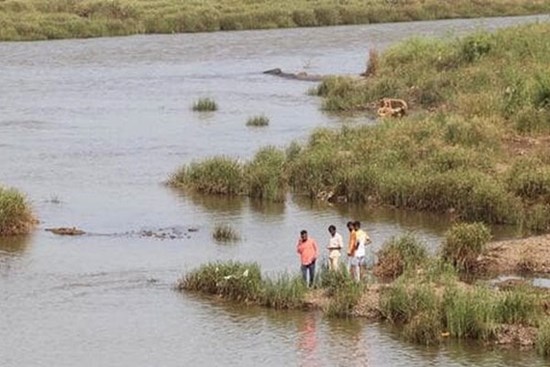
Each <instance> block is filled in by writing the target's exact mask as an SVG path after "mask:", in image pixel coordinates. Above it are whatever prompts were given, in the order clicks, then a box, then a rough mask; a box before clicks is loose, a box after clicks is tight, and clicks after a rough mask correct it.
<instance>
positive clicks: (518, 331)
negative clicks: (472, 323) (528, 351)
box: [496, 325, 537, 348]
mask: <svg viewBox="0 0 550 367" xmlns="http://www.w3.org/2000/svg"><path fill="white" fill-rule="evenodd" d="M536 337H537V328H534V327H531V326H523V325H501V326H499V328H498V330H497V335H496V344H499V345H519V346H520V347H522V348H532V347H533V346H534V345H535V340H536Z"/></svg>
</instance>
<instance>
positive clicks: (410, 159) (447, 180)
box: [171, 23, 550, 232]
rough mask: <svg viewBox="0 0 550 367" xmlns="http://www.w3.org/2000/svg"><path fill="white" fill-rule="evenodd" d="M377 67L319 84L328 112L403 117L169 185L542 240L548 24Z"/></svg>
mask: <svg viewBox="0 0 550 367" xmlns="http://www.w3.org/2000/svg"><path fill="white" fill-rule="evenodd" d="M373 59H375V60H377V61H376V65H372V62H371V64H370V65H369V70H370V72H369V76H368V77H365V78H359V77H357V78H350V77H330V78H328V79H326V80H324V81H323V82H322V83H321V84H320V85H319V87H318V88H317V90H316V93H317V94H318V95H319V96H321V97H322V98H323V104H324V108H325V109H327V110H329V111H334V112H335V113H338V112H339V111H348V112H351V113H371V112H372V111H375V109H376V107H377V102H378V100H380V99H381V98H384V97H390V98H402V99H404V100H406V101H407V102H408V104H409V106H410V110H409V114H408V115H407V116H405V117H403V118H400V119H395V118H386V119H381V120H380V121H378V122H377V123H375V124H372V125H362V126H357V127H349V126H344V127H342V128H341V129H339V130H334V129H326V128H323V129H317V130H315V131H314V132H313V133H312V134H311V136H310V137H309V140H308V141H307V142H306V143H305V144H297V143H292V144H290V145H289V146H288V147H287V148H286V149H285V150H282V149H277V148H274V147H268V148H264V149H262V150H260V151H259V152H258V153H257V154H256V156H255V157H254V158H253V159H252V160H250V161H249V162H242V161H238V160H235V159H233V158H229V157H215V158H211V159H207V160H205V161H202V162H195V163H193V164H191V165H187V166H185V167H183V168H182V169H180V170H179V171H178V172H177V173H176V174H175V175H174V176H173V178H172V181H171V182H172V184H173V185H176V186H180V187H185V188H186V189H191V190H194V191H198V192H202V193H207V194H225V195H248V196H251V197H257V198H262V199H265V200H282V199H283V198H284V194H285V192H286V190H288V189H289V190H292V191H293V192H294V193H296V194H303V195H307V196H310V197H311V198H321V199H324V200H338V201H347V202H364V203H368V204H369V205H388V206H393V207H399V208H407V209H413V210H419V211H431V212H436V213H442V214H446V215H449V216H452V217H455V218H459V219H462V220H467V221H483V222H486V223H496V224H510V225H516V226H519V227H521V228H524V229H529V230H532V231H538V232H548V231H550V76H549V74H548V65H549V64H550V24H548V23H542V24H535V25H527V26H521V27H513V28H510V29H505V30H500V31H498V32H495V33H476V34H472V35H469V36H466V37H463V38H460V39H457V40H437V39H410V40H407V41H404V42H402V43H399V44H397V45H395V46H394V47H392V48H390V49H389V50H387V51H386V52H385V53H383V54H382V55H379V56H378V57H376V58H373Z"/></svg>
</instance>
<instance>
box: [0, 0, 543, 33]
mask: <svg viewBox="0 0 550 367" xmlns="http://www.w3.org/2000/svg"><path fill="white" fill-rule="evenodd" d="M548 11H550V4H548V2H547V1H544V0H536V1H527V0H487V1H483V2H479V1H475V0H462V1H458V2H457V1H453V0H424V1H420V0H414V1H406V2H401V1H396V2H391V1H387V0H373V1H369V2H368V3H365V2H364V1H363V0H349V1H346V2H334V1H332V0H317V1H315V3H314V4H312V3H311V2H309V1H305V0H297V1H292V0H281V1H277V2H273V1H268V0H256V1H252V2H251V1H243V0H226V1H221V0H205V1H200V2H198V1H194V2H190V1H184V2H182V1H179V0H161V1H157V0H82V1H74V0H59V1H43V0H9V1H3V2H0V40H44V39H60V38H84V37H102V36H121V35H129V34H143V33H179V32H205V31H220V30H222V31H224V30H242V29H269V28H288V27H313V26H330V25H340V24H368V23H381V22H396V21H413V20H431V19H448V18H471V17H485V16H504V15H524V14H535V13H546V12H548Z"/></svg>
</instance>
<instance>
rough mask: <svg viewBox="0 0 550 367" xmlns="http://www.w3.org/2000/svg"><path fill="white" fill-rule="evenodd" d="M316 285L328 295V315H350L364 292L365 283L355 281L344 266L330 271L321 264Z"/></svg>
mask: <svg viewBox="0 0 550 367" xmlns="http://www.w3.org/2000/svg"><path fill="white" fill-rule="evenodd" d="M317 278H318V282H317V284H318V286H319V287H320V288H322V289H324V290H325V293H326V296H327V297H329V299H330V302H329V303H328V306H327V309H326V310H325V312H326V315H327V316H329V317H351V316H353V312H354V309H355V307H356V306H357V304H358V303H359V301H360V300H361V297H362V296H363V294H364V292H365V284H364V283H362V282H357V281H355V280H354V278H353V277H352V276H351V274H350V273H349V271H348V270H347V269H346V268H345V267H341V268H340V269H339V270H338V271H332V270H330V269H329V268H328V266H326V265H323V266H321V267H320V269H319V271H318V275H317Z"/></svg>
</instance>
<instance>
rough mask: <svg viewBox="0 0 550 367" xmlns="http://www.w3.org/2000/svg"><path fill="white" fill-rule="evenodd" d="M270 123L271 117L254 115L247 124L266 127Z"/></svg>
mask: <svg viewBox="0 0 550 367" xmlns="http://www.w3.org/2000/svg"><path fill="white" fill-rule="evenodd" d="M267 125H269V118H268V117H267V116H266V115H258V116H252V117H250V118H249V119H248V120H247V121H246V126H252V127H264V126H267Z"/></svg>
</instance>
